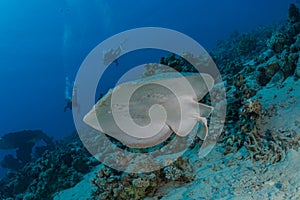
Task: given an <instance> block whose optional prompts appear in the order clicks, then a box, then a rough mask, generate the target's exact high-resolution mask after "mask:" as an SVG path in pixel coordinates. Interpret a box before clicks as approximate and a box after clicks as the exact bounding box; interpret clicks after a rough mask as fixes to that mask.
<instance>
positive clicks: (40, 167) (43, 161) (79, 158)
mask: <svg viewBox="0 0 300 200" xmlns="http://www.w3.org/2000/svg"><path fill="white" fill-rule="evenodd" d="M96 164H98V162H97V161H96V160H95V159H94V158H93V157H91V156H90V154H89V153H88V152H87V151H86V150H85V149H84V148H83V146H82V144H81V143H80V142H79V141H78V139H76V140H75V141H74V140H72V142H71V143H69V144H66V143H63V144H61V145H59V146H58V148H57V149H56V150H55V151H46V152H45V153H44V154H43V156H42V157H41V158H38V159H37V160H36V161H33V162H30V163H28V164H26V165H25V166H24V167H23V168H22V169H20V170H19V171H16V172H9V174H8V175H7V177H6V178H5V179H3V180H2V183H1V189H0V197H1V199H9V198H12V199H52V195H53V194H54V193H55V192H57V191H60V190H62V189H66V188H69V187H72V186H74V185H75V184H76V183H78V182H79V181H80V180H81V179H82V176H83V174H85V173H87V172H88V171H90V169H91V168H92V167H93V166H95V165H96Z"/></svg>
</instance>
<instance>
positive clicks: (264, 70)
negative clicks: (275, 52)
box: [257, 56, 280, 86]
mask: <svg viewBox="0 0 300 200" xmlns="http://www.w3.org/2000/svg"><path fill="white" fill-rule="evenodd" d="M279 69H280V65H279V60H277V58H276V57H275V56H273V57H272V58H270V59H269V60H268V62H266V63H263V64H261V65H259V66H258V71H259V73H258V75H257V82H258V84H259V85H261V86H265V85H266V84H268V83H269V81H270V80H271V78H272V77H273V76H274V75H275V74H276V72H277V71H278V70H279Z"/></svg>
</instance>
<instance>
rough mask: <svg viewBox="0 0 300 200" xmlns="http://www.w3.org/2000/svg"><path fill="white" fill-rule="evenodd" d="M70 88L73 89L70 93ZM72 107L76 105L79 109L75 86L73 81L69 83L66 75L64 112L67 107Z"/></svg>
mask: <svg viewBox="0 0 300 200" xmlns="http://www.w3.org/2000/svg"><path fill="white" fill-rule="evenodd" d="M72 86H73V89H72ZM71 90H73V92H72V95H71ZM72 107H78V109H79V105H78V102H77V86H76V85H75V84H74V83H73V84H71V83H70V80H69V77H66V87H65V107H64V112H66V111H67V110H68V109H70V110H72Z"/></svg>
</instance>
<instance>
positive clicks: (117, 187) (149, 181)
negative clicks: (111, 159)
mask: <svg viewBox="0 0 300 200" xmlns="http://www.w3.org/2000/svg"><path fill="white" fill-rule="evenodd" d="M193 177H194V175H193V168H192V166H191V164H190V162H189V160H188V158H186V157H180V158H178V160H177V161H176V162H174V163H172V164H171V165H169V166H166V167H165V168H163V169H161V170H158V171H154V172H152V173H146V174H128V173H121V172H118V171H116V170H113V169H111V168H109V167H103V168H102V169H101V170H99V171H98V173H97V175H96V177H95V178H92V179H91V182H92V183H93V185H94V186H96V190H95V191H94V193H93V197H92V199H99V198H100V199H143V198H145V197H147V196H148V197H151V196H154V195H155V194H156V192H157V190H158V188H159V187H162V186H163V185H165V184H167V183H170V182H174V183H177V185H183V184H184V183H188V182H191V181H192V180H193Z"/></svg>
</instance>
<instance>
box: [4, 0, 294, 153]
mask: <svg viewBox="0 0 300 200" xmlns="http://www.w3.org/2000/svg"><path fill="white" fill-rule="evenodd" d="M290 2H293V1H290V0H264V1H261V0H248V1H241V0H226V1H223V0H210V1H197V0H185V1H180V0H173V1H169V0H151V1H149V0H130V1H128V0H43V1H41V0H30V1H23V0H1V1H0V91H1V100H0V114H1V115H0V135H3V134H5V133H8V132H14V131H18V130H23V129H42V130H43V131H45V132H46V133H48V134H49V135H51V136H54V137H55V138H61V137H62V136H65V135H67V134H69V133H70V132H72V130H73V129H74V128H73V121H72V115H71V112H66V113H64V112H63V107H64V89H65V76H69V77H70V79H71V80H74V78H75V75H76V72H77V70H78V68H79V67H80V64H81V62H82V61H83V59H84V58H85V56H86V55H87V54H88V53H89V51H90V50H92V49H93V47H95V46H96V45H97V44H99V43H100V42H101V41H103V40H105V39H106V38H107V37H109V36H112V35H114V34H116V33H118V32H120V31H124V30H127V29H131V28H136V27H143V26H158V27H166V28H171V29H175V30H177V31H180V32H183V33H185V34H187V35H189V36H190V37H192V38H194V39H195V40H197V41H198V42H199V43H200V44H202V45H203V46H204V47H205V48H206V49H208V50H209V49H211V48H213V47H214V45H215V43H216V41H217V40H220V39H226V38H227V37H228V36H229V34H230V33H231V32H232V31H234V30H238V31H241V32H245V31H248V30H251V29H252V28H254V27H256V26H258V25H266V24H271V23H274V22H278V21H280V20H283V19H285V18H286V17H287V10H288V6H289V3H290ZM147 56H150V57H151V55H147ZM135 59H137V60H140V61H143V56H138V57H136V58H135ZM127 62H128V63H127ZM131 64H132V63H130V60H127V61H126V63H122V65H120V66H119V67H122V66H123V67H124V66H127V68H128V66H131ZM121 71H122V70H120V68H118V67H116V69H115V70H114V69H112V70H111V71H110V72H109V73H108V76H107V77H105V79H104V80H102V83H100V84H102V86H103V87H104V88H105V87H109V86H110V85H111V84H112V83H114V82H115V81H116V80H115V76H112V75H114V74H120V73H121ZM0 153H5V152H4V151H0Z"/></svg>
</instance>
